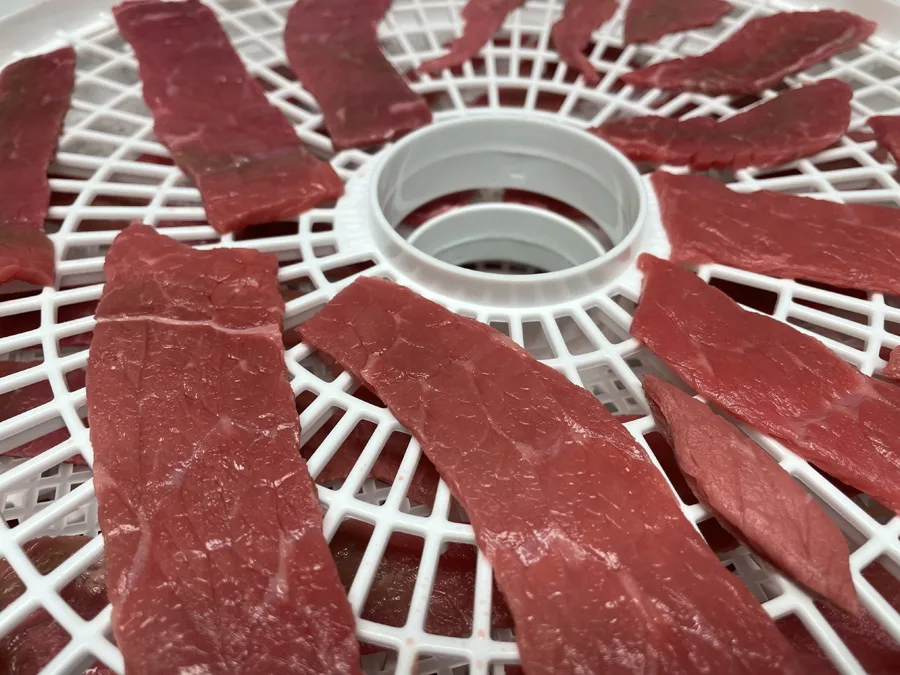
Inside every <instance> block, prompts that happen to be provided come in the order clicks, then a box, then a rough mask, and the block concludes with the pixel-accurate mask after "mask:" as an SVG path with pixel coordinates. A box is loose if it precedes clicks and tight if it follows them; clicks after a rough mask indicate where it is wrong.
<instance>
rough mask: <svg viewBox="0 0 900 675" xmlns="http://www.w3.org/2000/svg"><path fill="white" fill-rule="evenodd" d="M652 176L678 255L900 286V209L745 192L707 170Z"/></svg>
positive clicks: (678, 258)
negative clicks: (710, 175)
mask: <svg viewBox="0 0 900 675" xmlns="http://www.w3.org/2000/svg"><path fill="white" fill-rule="evenodd" d="M652 182H653V187H654V189H655V190H656V196H657V198H658V199H659V204H660V211H661V214H662V221H663V225H664V226H665V229H666V233H667V234H668V237H669V241H670V242H671V244H672V253H671V255H670V257H671V259H672V260H673V261H674V262H681V263H690V264H700V263H708V262H716V263H721V264H724V265H731V266H733V267H738V268H740V269H745V270H749V271H751V272H760V273H762V274H769V275H772V276H776V277H783V278H787V279H808V280H811V281H820V282H823V283H826V284H831V285H833V286H838V287H841V288H858V289H861V290H868V291H882V292H885V293H895V294H900V271H898V268H897V260H898V259H900V210H898V209H894V208H888V207H884V206H876V205H872V204H850V205H845V204H836V203H834V202H828V201H823V200H820V199H810V198H808V197H799V196H796V195H787V194H781V193H778V192H768V191H759V192H752V193H749V194H740V193H738V192H734V191H732V190H729V189H728V188H727V187H725V186H724V185H722V184H721V183H719V182H717V181H715V180H713V179H712V178H708V177H706V176H698V175H686V176H676V175H673V174H670V173H665V172H662V171H658V172H656V173H655V174H653V178H652Z"/></svg>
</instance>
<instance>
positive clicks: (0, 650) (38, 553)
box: [0, 536, 112, 675]
mask: <svg viewBox="0 0 900 675" xmlns="http://www.w3.org/2000/svg"><path fill="white" fill-rule="evenodd" d="M89 541H90V537H82V536H68V537H39V538H38V539H32V540H31V541H28V542H26V543H25V544H23V546H22V550H23V551H24V553H25V555H26V556H28V559H29V560H30V561H31V564H32V565H34V567H35V569H36V570H37V571H38V573H40V574H50V572H52V571H53V570H54V569H56V568H57V567H59V565H60V564H62V563H63V562H64V561H65V560H66V559H67V558H68V557H69V556H71V555H72V554H73V553H75V552H76V551H77V550H78V549H80V548H81V547H82V546H84V545H85V544H87V543H88V542H89ZM24 592H25V584H24V583H22V581H21V580H20V579H19V577H18V575H17V574H16V573H15V571H14V570H13V568H12V566H11V565H10V564H9V563H8V562H7V561H6V560H3V561H0V610H3V609H6V607H8V606H9V605H10V604H11V603H12V602H13V601H14V600H15V599H16V598H18V597H19V596H21V595H22V594H23V593H24ZM60 597H61V598H62V599H63V600H64V601H65V602H66V604H67V605H69V607H71V608H72V609H73V610H75V612H76V613H77V614H78V616H80V617H81V618H82V619H84V620H85V621H90V620H91V619H93V618H94V617H95V616H97V615H98V614H99V613H100V612H101V611H102V610H103V608H104V607H106V604H107V601H106V573H105V570H104V568H103V561H102V560H100V561H97V562H95V563H92V564H91V565H90V566H89V567H88V568H87V569H86V570H85V571H84V572H82V573H81V575H80V576H78V577H77V578H75V579H74V580H72V581H71V582H69V584H67V585H66V586H65V588H63V590H62V591H61V592H60ZM71 639H72V638H71V636H70V635H69V633H68V631H66V629H65V628H63V627H62V626H60V625H59V624H58V623H56V621H54V619H53V617H52V616H51V615H50V614H49V613H48V612H47V611H46V610H45V609H39V610H37V611H35V612H32V613H31V614H29V615H28V616H27V617H26V618H25V619H23V620H22V621H21V622H19V624H18V625H17V626H16V627H15V628H13V629H12V630H11V631H10V632H8V633H7V634H6V636H5V637H3V638H2V639H0V673H4V675H37V674H38V673H40V672H41V670H42V669H43V667H44V666H46V665H47V664H48V663H50V661H52V660H53V657H55V656H56V654H57V653H58V652H59V651H60V650H61V649H62V648H63V647H65V646H66V645H67V644H68V643H69V641H70V640H71ZM95 667H96V668H97V670H96V671H95V672H97V673H101V672H102V673H109V674H110V675H112V671H110V670H107V669H105V667H104V666H95Z"/></svg>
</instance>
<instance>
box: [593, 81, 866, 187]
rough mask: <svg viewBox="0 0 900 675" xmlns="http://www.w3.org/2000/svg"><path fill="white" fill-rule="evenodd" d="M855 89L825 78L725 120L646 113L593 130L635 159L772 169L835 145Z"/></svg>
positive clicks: (705, 166) (701, 167) (700, 167)
mask: <svg viewBox="0 0 900 675" xmlns="http://www.w3.org/2000/svg"><path fill="white" fill-rule="evenodd" d="M851 98H853V89H852V88H851V87H850V85H849V84H846V83H845V82H841V81H840V80H822V81H820V82H816V83H815V84H810V85H807V86H805V87H801V88H799V89H791V90H788V91H786V92H784V93H783V94H780V95H779V96H776V97H775V98H772V99H769V100H768V101H765V102H764V103H761V104H759V105H757V106H754V107H753V108H750V109H749V110H745V111H743V112H741V113H738V114H737V115H734V116H733V117H729V118H728V119H726V120H723V121H721V122H720V121H717V120H716V119H715V118H714V117H693V118H690V119H686V120H677V119H672V118H668V117H658V116H655V115H648V116H643V117H627V118H624V119H617V120H612V121H610V122H606V123H605V124H602V125H601V126H599V127H596V128H594V129H591V132H592V133H594V134H596V135H597V136H599V137H600V138H602V139H604V140H606V141H608V142H609V143H612V144H613V145H614V146H616V147H617V148H618V149H619V150H621V151H622V152H623V153H625V155H627V156H628V157H629V159H632V160H634V161H650V162H656V163H658V164H682V165H689V166H690V167H692V168H694V169H697V170H701V171H705V170H707V169H711V168H712V169H742V168H745V167H748V166H756V167H771V166H777V165H779V164H784V163H785V162H790V161H793V160H795V159H800V158H801V157H809V156H810V155H814V154H815V153H817V152H819V151H820V150H824V149H825V148H827V147H828V146H830V145H832V144H833V143H835V142H836V141H837V140H838V139H840V137H841V136H843V135H844V133H845V132H846V131H847V127H848V126H849V124H850V99H851Z"/></svg>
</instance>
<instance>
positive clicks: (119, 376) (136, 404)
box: [87, 225, 361, 675]
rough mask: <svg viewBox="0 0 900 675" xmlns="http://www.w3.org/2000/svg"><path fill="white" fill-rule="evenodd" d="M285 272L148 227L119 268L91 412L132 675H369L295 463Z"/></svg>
mask: <svg viewBox="0 0 900 675" xmlns="http://www.w3.org/2000/svg"><path fill="white" fill-rule="evenodd" d="M277 271H278V261H277V259H276V257H275V256H274V255H271V254H262V253H259V252H258V251H254V250H249V249H239V248H219V249H212V250H208V251H199V250H195V249H192V248H190V247H189V246H187V245H185V244H181V243H179V242H176V241H174V240H172V239H169V238H168V237H164V236H162V235H159V234H157V233H156V232H155V231H154V230H153V229H152V228H150V227H147V226H145V225H132V226H131V227H129V228H128V229H126V230H125V231H124V232H123V233H122V234H120V235H119V236H118V237H116V240H115V241H114V242H113V246H112V248H111V249H110V251H109V254H108V255H107V257H106V263H105V265H104V272H105V275H106V278H107V283H106V285H105V287H104V289H103V296H102V298H101V300H100V305H99V307H98V308H97V326H96V327H95V329H94V340H93V342H92V344H91V353H90V359H89V360H88V392H87V404H88V415H89V416H90V419H91V440H92V442H93V446H94V453H95V454H94V486H95V489H96V492H97V500H98V503H99V520H100V526H101V528H102V530H103V535H104V539H105V543H106V568H107V574H108V584H107V586H108V592H109V599H110V602H111V603H112V605H113V631H114V634H115V637H116V642H117V643H118V645H119V648H120V649H121V650H122V653H123V655H124V657H125V668H126V670H127V671H128V672H139V673H144V674H146V675H153V674H155V673H159V674H163V673H165V674H167V675H168V674H171V673H178V672H181V673H186V672H192V673H193V672H196V673H200V672H204V673H246V674H248V675H249V674H250V673H254V674H255V673H267V674H272V675H277V674H279V673H291V674H296V673H309V674H310V675H313V674H315V675H324V674H328V673H333V674H335V675H338V674H340V675H347V674H348V673H356V674H359V673H360V672H361V671H360V670H359V665H358V662H359V649H358V645H357V642H356V639H355V636H354V620H353V614H352V611H351V609H350V605H349V603H348V602H347V597H346V595H345V593H344V590H343V588H341V585H340V579H339V578H338V574H337V570H336V568H335V566H334V563H333V561H332V559H331V555H330V553H329V550H328V546H327V544H326V542H325V538H324V536H323V535H322V529H321V528H322V510H321V507H320V505H319V502H318V500H317V499H316V492H315V487H314V485H313V483H312V480H311V479H310V477H309V473H308V472H307V470H306V466H305V464H304V463H303V460H302V459H301V458H300V452H299V450H300V448H299V438H298V431H299V425H298V424H297V412H296V409H295V408H294V402H293V394H292V393H291V388H290V385H289V384H288V382H287V379H286V377H285V367H284V352H283V349H282V344H281V318H282V314H283V312H284V302H283V301H282V299H281V296H280V295H279V292H278V280H277V276H276V275H277Z"/></svg>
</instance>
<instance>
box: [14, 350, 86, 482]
mask: <svg viewBox="0 0 900 675" xmlns="http://www.w3.org/2000/svg"><path fill="white" fill-rule="evenodd" d="M40 363H41V362H40V361H0V377H6V376H7V375H12V374H13V373H18V372H21V371H23V370H28V369H29V368H31V367H33V366H37V365H40ZM84 375H85V373H84V370H82V369H78V370H72V371H70V372H68V373H66V384H67V385H68V387H69V391H77V390H78V389H81V388H82V387H84ZM52 400H53V388H52V387H51V386H50V383H49V382H48V381H47V380H41V381H40V382H35V383H34V384H31V385H28V386H27V387H21V388H20V389H13V390H12V391H8V392H6V393H5V394H0V422H5V421H6V420H8V419H12V418H13V417H15V416H16V415H21V414H22V413H24V412H28V411H29V410H31V409H33V408H37V407H38V406H39V405H44V404H45V403H49V402H50V401H52ZM68 437H69V432H68V430H67V429H66V428H65V427H63V428H61V429H56V430H54V431H51V432H50V433H48V434H44V435H43V436H41V437H40V438H36V439H34V440H32V441H28V442H26V443H23V444H22V445H20V446H18V447H15V448H13V449H12V450H7V451H6V452H4V453H3V456H4V457H35V456H37V455H39V454H41V453H42V452H44V451H45V450H49V449H50V448H52V447H55V446H57V445H59V444H60V443H62V442H63V441H64V440H66V439H67V438H68ZM65 461H66V463H68V464H80V465H85V464H87V462H86V461H85V460H84V457H82V456H81V455H75V456H74V457H69V458H68V459H67V460H65Z"/></svg>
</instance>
